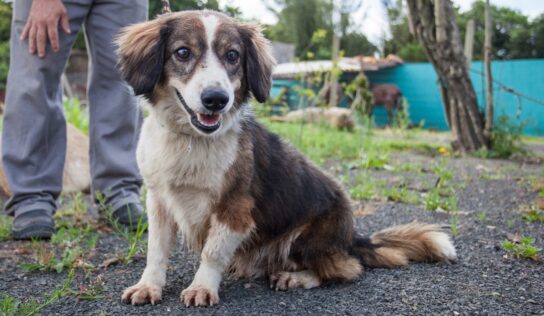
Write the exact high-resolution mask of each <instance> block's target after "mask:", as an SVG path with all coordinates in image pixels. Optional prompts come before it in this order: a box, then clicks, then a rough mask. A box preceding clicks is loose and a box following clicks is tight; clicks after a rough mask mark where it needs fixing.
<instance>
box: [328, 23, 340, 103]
mask: <svg viewBox="0 0 544 316" xmlns="http://www.w3.org/2000/svg"><path fill="white" fill-rule="evenodd" d="M339 51H340V38H339V36H338V35H337V34H336V31H334V30H333V33H332V69H331V84H330V93H329V107H330V108H332V107H335V106H338V104H337V103H338V95H337V93H336V86H337V85H338V76H337V75H336V68H337V67H338V53H339Z"/></svg>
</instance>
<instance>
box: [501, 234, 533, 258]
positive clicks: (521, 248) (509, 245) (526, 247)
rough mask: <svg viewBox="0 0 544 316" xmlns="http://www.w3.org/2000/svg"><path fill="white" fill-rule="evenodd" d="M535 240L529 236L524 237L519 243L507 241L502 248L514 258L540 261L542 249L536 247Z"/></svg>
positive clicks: (502, 244)
mask: <svg viewBox="0 0 544 316" xmlns="http://www.w3.org/2000/svg"><path fill="white" fill-rule="evenodd" d="M534 243H535V239H534V238H532V237H529V236H523V237H521V239H520V240H519V242H514V241H510V240H505V241H503V242H502V243H501V246H502V248H503V249H504V250H505V251H506V252H508V253H510V254H512V256H513V257H514V258H518V259H520V258H524V259H531V260H535V261H536V260H539V254H540V252H541V251H542V249H540V248H537V247H535V245H534Z"/></svg>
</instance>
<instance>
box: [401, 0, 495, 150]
mask: <svg viewBox="0 0 544 316" xmlns="http://www.w3.org/2000/svg"><path fill="white" fill-rule="evenodd" d="M406 2H407V3H408V10H409V12H410V20H411V22H412V26H413V29H414V32H415V35H416V37H417V38H418V40H419V41H420V43H421V44H422V45H423V47H425V51H426V53H427V56H428V57H429V59H430V60H431V62H432V64H433V66H434V68H435V70H436V73H437V75H438V80H439V82H440V92H441V94H442V101H443V103H444V110H445V113H446V120H447V122H448V125H449V127H450V129H451V131H452V133H453V136H454V138H455V141H454V143H453V144H452V146H453V147H454V149H457V150H460V151H475V150H478V149H480V148H482V147H485V146H487V140H486V138H485V136H484V124H483V120H482V117H481V114H480V112H479V110H478V101H477V99H476V93H475V92H474V87H473V86H472V81H471V80H470V76H469V73H468V70H467V66H466V65H467V64H466V58H465V55H464V53H463V48H462V46H461V39H460V35H459V29H458V27H457V22H456V21H455V14H454V12H453V9H452V3H451V1H450V0H406Z"/></svg>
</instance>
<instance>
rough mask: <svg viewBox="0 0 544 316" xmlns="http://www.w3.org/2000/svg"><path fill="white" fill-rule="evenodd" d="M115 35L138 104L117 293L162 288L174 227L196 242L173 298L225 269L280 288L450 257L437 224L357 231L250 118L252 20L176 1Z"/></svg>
mask: <svg viewBox="0 0 544 316" xmlns="http://www.w3.org/2000/svg"><path fill="white" fill-rule="evenodd" d="M118 45H119V55H120V69H121V72H122V75H123V77H124V78H125V79H126V80H127V82H128V83H129V84H130V85H131V86H132V87H133V88H134V91H135V93H136V94H137V95H144V96H145V97H147V98H148V99H149V101H150V104H151V107H150V114H149V117H148V118H147V119H146V120H145V123H144V126H143V130H142V133H141V138H140V143H139V148H138V163H139V166H140V169H141V172H142V175H143V177H144V181H145V184H146V185H147V189H148V191H147V212H148V216H149V237H148V253H147V266H146V268H145V270H144V272H143V275H142V277H141V279H140V281H139V282H138V283H137V284H136V285H134V286H132V287H129V288H128V289H126V290H125V292H124V293H123V301H124V302H126V303H131V304H145V303H151V304H154V303H156V302H157V301H159V300H160V299H161V291H162V288H163V286H164V285H165V282H166V280H165V279H166V275H165V274H166V268H167V262H168V257H169V254H170V249H171V248H172V245H173V243H174V240H175V236H176V233H177V232H179V233H180V234H181V236H182V237H183V240H184V242H185V244H186V245H187V246H188V247H189V248H190V249H192V250H194V251H196V252H198V253H200V256H201V261H200V266H199V268H198V270H197V272H196V275H195V277H194V280H193V282H192V283H191V285H189V287H187V288H186V289H185V290H183V291H182V292H181V299H182V301H183V302H184V304H185V305H186V306H209V305H214V304H217V303H218V302H219V296H218V290H219V284H220V282H221V278H222V275H223V273H226V272H228V273H230V274H231V275H232V276H235V277H247V278H255V277H269V278H270V282H271V286H272V287H273V288H274V289H276V290H278V289H279V290H287V289H289V288H295V287H303V288H312V287H316V286H319V285H321V284H323V283H324V282H328V281H350V280H354V279H356V278H357V277H359V276H360V275H361V273H362V272H363V266H371V267H398V266H404V265H406V264H407V263H408V262H409V261H450V260H454V259H455V258H456V253H455V248H454V247H453V245H452V243H451V241H450V239H449V237H448V235H447V234H445V233H443V232H441V231H440V229H439V227H438V226H436V225H425V224H409V225H403V226H397V227H393V228H390V229H386V230H383V231H380V232H378V233H375V234H373V235H372V236H370V237H362V236H360V235H359V234H357V233H356V232H355V231H354V225H353V218H352V209H351V207H350V202H349V200H348V198H347V197H346V195H345V193H344V192H343V191H342V189H341V188H340V186H339V185H338V184H337V183H336V182H335V181H334V180H332V179H331V178H330V177H328V176H327V175H325V174H324V173H323V172H322V171H320V170H319V169H318V168H317V167H316V166H314V165H313V164H312V163H310V162H309V161H308V160H307V159H306V158H304V157H303V156H302V155H301V154H300V153H299V152H297V151H296V150H295V149H294V148H293V147H291V146H290V145H289V144H287V143H285V142H283V141H282V140H281V139H280V138H279V137H278V136H276V135H274V134H272V133H270V132H268V131H266V130H265V129H264V128H263V127H262V126H261V125H259V123H257V122H256V121H255V118H254V117H253V114H252V111H251V108H250V106H249V105H248V102H247V101H248V99H249V97H250V96H251V95H253V96H254V97H255V98H256V99H257V100H258V101H259V102H264V101H265V100H266V98H267V97H268V94H269V89H270V86H271V71H272V67H273V64H274V60H273V58H272V56H271V55H270V48H269V43H268V41H267V40H266V39H265V38H264V37H263V35H262V34H261V31H260V29H259V27H257V26H254V25H250V24H244V23H239V22H237V21H235V20H233V19H231V18H229V17H227V16H225V15H222V14H220V13H217V12H212V11H186V12H179V13H173V14H167V15H163V16H161V17H158V18H157V19H155V20H152V21H149V22H145V23H141V24H136V25H133V26H130V27H128V28H126V29H125V30H124V31H123V32H122V34H121V35H120V36H119V38H118Z"/></svg>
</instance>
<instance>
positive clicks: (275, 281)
mask: <svg viewBox="0 0 544 316" xmlns="http://www.w3.org/2000/svg"><path fill="white" fill-rule="evenodd" d="M316 259H317V258H316ZM311 266H312V267H311V268H310V269H308V270H302V271H297V272H287V271H281V272H277V273H274V274H272V275H271V276H270V287H271V288H272V289H275V290H276V291H278V290H281V291H285V290H287V289H292V288H304V289H311V288H313V287H317V286H320V285H321V284H322V283H324V282H327V281H353V280H354V279H356V278H358V277H359V276H360V275H361V274H362V273H363V267H362V266H361V264H360V263H359V260H358V259H356V258H354V257H352V256H349V255H346V254H340V253H337V254H333V255H327V256H322V257H320V258H319V259H317V260H315V261H314V262H313V263H312V264H311Z"/></svg>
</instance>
